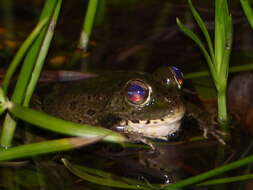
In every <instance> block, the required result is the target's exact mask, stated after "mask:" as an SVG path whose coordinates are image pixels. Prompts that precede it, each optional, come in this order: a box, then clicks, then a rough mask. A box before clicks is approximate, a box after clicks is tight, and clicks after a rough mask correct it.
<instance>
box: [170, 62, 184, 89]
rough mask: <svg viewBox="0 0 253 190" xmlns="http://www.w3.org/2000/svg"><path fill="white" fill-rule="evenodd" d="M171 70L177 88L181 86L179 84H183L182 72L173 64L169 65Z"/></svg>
mask: <svg viewBox="0 0 253 190" xmlns="http://www.w3.org/2000/svg"><path fill="white" fill-rule="evenodd" d="M171 71H172V73H173V75H174V78H175V80H176V82H177V85H178V88H181V86H182V85H183V82H184V75H183V73H182V72H181V71H180V70H179V69H178V68H177V67H175V66H172V67H171Z"/></svg>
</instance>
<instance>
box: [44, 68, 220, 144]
mask: <svg viewBox="0 0 253 190" xmlns="http://www.w3.org/2000/svg"><path fill="white" fill-rule="evenodd" d="M182 84H183V74H182V72H181V71H180V70H179V69H178V68H177V67H174V66H172V67H160V68H158V69H157V70H156V71H155V72H153V73H152V74H149V73H145V72H137V71H135V72H124V71H114V72H109V73H104V74H101V75H99V76H97V77H92V78H89V79H85V80H80V81H75V82H73V81H72V82H65V83H61V84H55V85H51V89H50V91H49V92H47V93H46V94H45V95H44V97H40V99H39V102H40V103H39V104H40V109H41V110H42V111H45V112H46V113H49V114H51V115H53V116H56V117H59V118H62V119H64V120H68V121H72V122H77V123H80V124H89V125H95V126H102V127H106V128H108V129H111V130H115V131H118V132H120V133H123V134H125V135H126V136H127V137H128V139H129V141H130V142H144V143H145V144H149V143H148V142H149V140H150V139H151V140H165V141H166V140H168V139H170V138H172V137H173V136H175V134H176V133H177V132H178V131H179V130H180V126H181V123H182V119H183V118H184V117H185V115H186V114H188V113H189V112H188V111H187V108H186V104H185V102H184V100H183V98H182V91H181V88H182ZM200 112H202V111H200ZM200 112H199V113H200ZM189 115H194V114H192V113H190V114H189ZM196 115H198V114H196ZM203 131H204V132H205V134H207V133H206V131H211V132H210V133H213V132H212V131H214V130H210V129H208V130H207V129H206V128H205V127H203ZM213 134H216V133H213Z"/></svg>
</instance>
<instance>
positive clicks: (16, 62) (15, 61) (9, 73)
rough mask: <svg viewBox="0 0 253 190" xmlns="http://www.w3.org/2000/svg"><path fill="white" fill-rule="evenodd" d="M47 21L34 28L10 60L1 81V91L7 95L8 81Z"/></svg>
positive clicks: (46, 19) (44, 20)
mask: <svg viewBox="0 0 253 190" xmlns="http://www.w3.org/2000/svg"><path fill="white" fill-rule="evenodd" d="M47 21H48V18H45V19H43V20H42V21H40V22H39V24H38V25H37V26H36V27H35V29H34V30H33V31H32V33H31V34H30V35H29V37H28V38H27V39H26V40H25V41H24V43H23V44H22V46H21V47H20V48H19V50H18V52H17V53H16V55H15V57H14V59H13V60H12V62H11V64H10V66H9V67H8V70H7V72H6V74H5V76H4V80H3V84H2V85H3V89H4V92H5V93H7V88H8V86H9V83H10V79H11V78H12V76H13V74H14V73H15V71H16V69H17V67H18V65H19V63H20V62H21V60H22V59H23V57H24V56H25V53H26V51H27V50H28V48H29V47H30V46H31V44H32V43H33V41H34V40H35V39H36V37H37V36H38V35H39V33H40V31H41V30H42V29H43V27H44V26H45V25H46V23H47Z"/></svg>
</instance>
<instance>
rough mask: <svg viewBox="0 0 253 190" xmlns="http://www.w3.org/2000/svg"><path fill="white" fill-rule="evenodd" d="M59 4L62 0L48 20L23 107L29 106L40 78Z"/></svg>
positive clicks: (59, 0) (60, 1)
mask: <svg viewBox="0 0 253 190" xmlns="http://www.w3.org/2000/svg"><path fill="white" fill-rule="evenodd" d="M61 3H62V0H58V2H57V5H56V7H55V11H54V14H53V16H52V18H51V20H50V24H49V27H48V29H47V32H46V35H45V38H44V40H43V43H42V45H41V48H40V52H39V55H38V57H37V60H36V62H35V66H34V69H33V73H32V75H31V78H30V81H29V84H28V85H27V89H26V94H25V99H24V102H23V105H24V106H28V105H29V102H30V99H31V97H32V94H33V92H34V89H35V87H36V84H37V82H38V80H39V76H40V73H41V70H42V67H43V65H44V61H45V58H46V55H47V53H48V49H49V46H50V43H51V40H52V37H53V34H54V29H55V25H56V22H57V20H58V15H59V12H60V8H61Z"/></svg>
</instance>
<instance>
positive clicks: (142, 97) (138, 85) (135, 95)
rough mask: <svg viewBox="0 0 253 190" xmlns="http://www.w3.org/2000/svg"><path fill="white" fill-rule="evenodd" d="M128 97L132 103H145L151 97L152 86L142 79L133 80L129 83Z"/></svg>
mask: <svg viewBox="0 0 253 190" xmlns="http://www.w3.org/2000/svg"><path fill="white" fill-rule="evenodd" d="M126 89H127V93H126V99H127V101H128V102H129V103H130V104H134V105H143V104H145V103H147V101H148V100H149V98H150V92H151V88H150V87H149V86H148V85H147V84H146V83H144V82H143V81H140V80H132V81H130V82H128V84H127V88H126Z"/></svg>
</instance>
